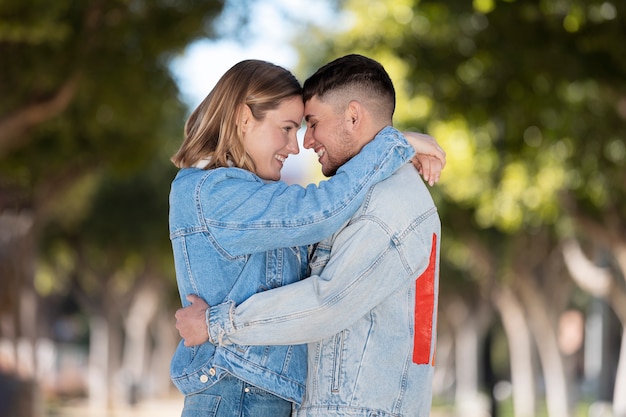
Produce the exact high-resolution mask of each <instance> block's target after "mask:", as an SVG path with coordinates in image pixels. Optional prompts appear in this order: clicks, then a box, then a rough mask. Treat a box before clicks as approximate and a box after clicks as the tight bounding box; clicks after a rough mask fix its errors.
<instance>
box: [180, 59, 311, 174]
mask: <svg viewBox="0 0 626 417" xmlns="http://www.w3.org/2000/svg"><path fill="white" fill-rule="evenodd" d="M294 96H302V87H301V86H300V83H299V82H298V80H297V79H296V78H295V77H294V75H293V74H292V73H291V72H289V71H288V70H286V69H284V68H282V67H279V66H278V65H274V64H272V63H270V62H266V61H260V60H252V59H251V60H245V61H241V62H239V63H238V64H235V65H234V66H233V67H232V68H230V69H229V70H228V71H226V73H225V74H224V75H223V76H222V77H221V78H220V80H219V81H218V82H217V84H216V85H215V87H214V88H213V90H212V91H211V92H210V93H209V95H207V96H206V98H205V99H204V100H203V101H202V103H200V105H199V106H198V107H197V108H196V109H195V110H194V111H193V113H191V116H189V119H187V122H186V123H185V139H184V141H183V144H182V145H181V147H180V149H179V150H178V152H176V154H174V156H172V158H171V161H172V162H173V163H174V165H176V166H177V167H178V168H188V167H192V166H193V165H194V164H196V163H197V162H198V161H200V160H201V159H209V160H210V162H209V164H208V165H207V166H206V167H205V169H211V168H218V167H227V166H236V167H239V168H243V169H246V170H248V171H252V172H254V171H255V167H254V163H253V162H252V158H250V156H249V155H248V153H247V152H246V151H245V149H244V146H243V133H242V131H241V127H240V124H239V117H240V115H241V111H242V108H243V106H244V105H247V106H248V107H249V108H250V110H251V112H252V116H253V117H254V118H255V119H257V120H263V119H264V118H265V114H266V113H267V111H269V110H273V109H276V108H277V107H278V106H279V105H280V103H281V102H282V101H283V100H285V99H288V98H292V97H294Z"/></svg>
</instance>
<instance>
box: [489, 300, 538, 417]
mask: <svg viewBox="0 0 626 417" xmlns="http://www.w3.org/2000/svg"><path fill="white" fill-rule="evenodd" d="M493 298H494V304H495V306H496V308H497V309H498V311H499V313H500V319H501V320H502V326H503V327H504V332H505V333H506V336H507V340H508V346H509V357H510V361H511V385H512V388H513V415H514V416H515V417H533V416H534V415H535V409H536V395H535V382H534V377H533V360H532V344H531V343H532V342H531V337H530V332H529V329H528V322H527V321H526V316H525V314H524V309H523V307H522V306H521V304H520V303H519V301H518V300H517V298H516V297H515V295H514V294H513V293H512V292H511V291H510V289H508V288H503V289H501V290H499V291H494V296H493Z"/></svg>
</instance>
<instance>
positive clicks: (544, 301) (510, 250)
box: [302, 0, 626, 416]
mask: <svg viewBox="0 0 626 417" xmlns="http://www.w3.org/2000/svg"><path fill="white" fill-rule="evenodd" d="M340 3H341V4H342V5H343V7H344V11H345V15H344V17H345V20H343V21H342V23H344V24H340V25H338V27H340V29H339V30H338V31H337V33H328V32H323V31H317V32H316V31H311V30H307V35H306V36H307V37H306V40H305V41H302V42H303V43H304V42H306V44H310V43H311V42H314V43H319V44H322V45H325V48H323V49H321V50H318V52H317V55H316V56H314V57H313V58H312V59H309V61H305V64H304V65H308V66H309V67H310V68H315V67H316V66H318V65H320V64H322V63H324V62H326V61H328V60H330V59H332V58H334V57H337V56H340V55H343V54H345V53H353V52H355V53H363V54H365V55H368V56H371V57H373V58H375V59H378V60H379V61H381V62H382V63H383V64H384V65H385V67H386V68H387V69H388V71H389V73H390V75H391V76H392V79H394V82H395V84H396V87H397V96H398V109H397V111H396V123H397V125H398V126H399V127H401V128H403V129H405V128H413V129H422V130H424V131H427V132H428V133H430V134H432V135H434V136H435V137H436V138H437V139H438V140H439V142H440V143H441V144H442V145H443V146H444V148H445V149H446V150H447V152H448V166H447V168H446V170H445V171H444V175H443V178H442V180H441V183H440V186H439V187H436V188H435V189H434V190H433V193H434V194H435V197H436V198H437V200H438V206H439V208H440V209H441V216H442V220H443V224H444V231H445V237H444V243H443V246H442V262H443V264H444V266H442V269H443V268H446V267H445V265H446V264H448V265H449V267H450V268H451V269H457V270H459V271H460V272H461V273H460V274H455V275H452V276H463V275H465V277H466V279H467V280H468V281H469V282H473V283H475V284H478V285H479V286H480V288H481V291H480V292H481V293H483V294H484V295H485V297H486V298H487V299H490V300H492V302H494V305H495V306H496V308H498V309H500V310H501V316H502V321H503V325H504V327H505V328H506V327H507V324H506V323H507V322H508V323H520V321H519V319H520V318H521V314H522V313H523V315H524V318H525V319H526V320H527V325H528V327H529V328H528V331H529V332H532V334H533V339H534V342H535V344H536V346H537V348H538V350H539V351H540V357H541V358H542V365H543V371H544V372H543V378H544V381H545V382H546V397H547V407H548V412H549V414H550V415H554V416H566V415H572V413H573V410H572V407H571V400H572V399H570V398H568V392H567V391H568V380H567V376H566V371H565V367H564V365H563V363H562V362H563V360H564V358H563V356H562V354H561V353H560V352H559V350H558V345H557V343H556V332H557V322H558V316H559V314H560V313H562V310H563V309H564V308H566V307H570V306H571V304H572V300H571V297H570V298H569V299H568V297H567V296H569V295H570V294H571V293H572V292H571V291H570V290H568V289H567V287H568V284H567V282H566V281H562V280H561V277H562V276H563V274H564V273H565V271H564V270H563V265H562V264H563V261H562V258H561V257H560V256H555V254H558V253H559V252H560V248H561V243H560V242H561V239H562V238H563V237H570V236H579V237H584V240H591V239H592V240H593V242H595V247H597V248H600V249H602V250H604V252H605V253H608V254H609V256H610V257H611V259H614V260H615V262H613V265H617V266H619V268H618V269H619V273H617V274H615V275H614V276H615V277H624V276H626V274H624V272H625V267H624V266H623V265H624V261H623V259H624V256H623V253H624V250H623V248H624V247H625V245H624V244H623V242H624V240H625V239H626V236H625V235H624V230H626V224H624V221H625V219H626V198H625V197H626V195H625V194H626V145H625V144H624V137H626V123H624V121H625V119H626V104H625V103H626V55H624V54H623V52H622V49H623V48H622V47H621V43H622V42H623V41H624V39H626V22H625V20H626V4H624V3H623V2H617V1H611V0H589V1H583V0H562V1H553V0H529V1H515V0H508V1H505V0H502V1H498V0H474V1H473V2H468V1H463V0H447V1H445V2H442V1H432V0H430V1H429V0H420V1H417V0H401V1H394V2H390V1H382V0H379V1H365V0H346V1H344V2H340ZM303 50H306V51H307V54H308V52H309V51H310V48H306V49H303ZM480 255H482V256H480ZM620 262H621V263H620ZM445 279H448V276H446V277H445ZM455 284H456V283H455ZM623 284H624V282H623V280H622V282H621V283H619V282H617V281H616V285H614V286H612V287H611V288H614V289H615V291H611V298H614V299H615V301H614V302H615V303H617V304H619V305H621V306H623V305H626V297H625V295H624V285H623ZM451 287H454V285H450V286H447V287H443V286H442V289H444V290H445V289H449V288H451ZM559 291H562V292H559ZM557 295H558V297H557V298H553V297H555V296H557ZM452 299H455V300H462V299H463V297H462V296H460V297H455V298H451V297H450V296H448V295H447V294H442V305H444V304H445V303H446V301H449V300H452ZM507 300H508V301H507ZM617 300H619V301H617ZM520 309H521V310H520ZM620 310H621V308H618V309H617V311H616V313H619V312H620ZM444 311H445V310H444ZM515 317H517V318H518V320H515ZM625 323H626V322H624V321H622V325H623V324H625ZM511 325H512V324H511ZM512 331H515V329H513V328H511V329H510V331H507V334H509V335H511V332H512ZM513 343H514V341H513V340H509V345H510V348H511V349H515V348H518V347H520V345H512V344H513ZM522 343H523V345H522V347H523V346H524V345H525V344H526V342H522ZM524 351H526V353H521V355H522V356H526V357H528V356H529V355H528V349H526V348H524ZM622 351H626V349H624V343H622ZM515 355H517V354H516V353H514V352H513V350H511V359H515V358H514V357H513V356H515ZM624 355H626V354H624ZM624 362H626V357H625V356H622V358H621V360H620V367H619V368H618V369H619V370H618V376H617V378H618V383H616V384H615V390H614V396H613V401H614V411H615V413H616V415H623V414H624V412H625V411H624V410H626V407H625V405H624V401H626V400H624V397H623V396H621V395H619V391H618V388H619V387H623V386H625V384H624V383H623V382H619V381H623V380H624V379H623V378H625V377H622V376H621V375H623V374H626V371H622V370H623V369H626V365H623V363H624ZM457 366H462V364H457ZM511 366H512V369H513V370H515V369H518V370H519V369H524V368H525V369H527V370H530V369H531V367H530V366H529V365H528V364H527V365H521V366H519V365H517V364H512V365H511ZM513 378H514V380H516V376H513ZM528 378H529V377H528V376H524V377H522V378H520V380H526V381H527V380H528ZM569 383H571V381H569ZM516 385H517V384H516ZM622 390H623V388H622ZM522 395H526V396H525V397H522ZM514 396H515V398H514V406H515V408H516V415H517V416H522V415H526V416H527V415H533V413H535V410H534V409H532V408H528V407H527V406H528V405H531V407H532V405H533V404H535V401H534V400H532V398H531V400H528V395H527V394H521V393H520V392H519V391H518V392H515V391H514Z"/></svg>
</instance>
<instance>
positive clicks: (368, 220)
mask: <svg viewBox="0 0 626 417" xmlns="http://www.w3.org/2000/svg"><path fill="white" fill-rule="evenodd" d="M440 229H441V226H440V221H439V216H438V215H437V210H436V208H435V205H434V203H433V200H432V199H431V197H430V195H429V193H428V190H427V188H426V186H425V185H424V183H423V182H422V181H421V180H420V178H419V175H418V174H417V172H416V170H415V169H414V168H413V167H412V166H411V165H410V164H408V165H406V166H404V167H402V168H401V169H400V170H399V171H398V172H396V173H395V174H394V175H393V176H392V177H391V178H389V179H387V180H385V181H382V182H380V183H378V184H377V185H375V186H374V187H372V188H371V189H370V191H369V192H368V194H367V197H366V198H365V202H364V203H363V205H362V206H361V207H360V208H359V210H358V211H357V212H356V213H355V214H354V216H353V217H352V218H351V219H350V220H349V221H348V222H347V223H346V224H345V226H344V227H343V228H342V229H341V230H339V231H338V232H337V233H335V234H334V235H333V236H331V237H330V238H327V239H325V240H323V241H322V242H320V243H319V244H318V245H317V247H316V249H315V250H314V252H313V254H312V258H311V260H310V269H311V273H312V275H311V277H309V278H307V279H304V280H302V281H299V282H297V283H294V284H291V285H287V286H284V287H281V288H278V289H275V290H272V291H267V292H265V293H262V294H256V295H254V296H252V297H251V298H250V299H248V300H247V301H246V302H244V303H243V304H240V305H237V306H235V303H234V302H233V303H225V304H222V305H217V306H212V307H211V308H210V309H209V310H208V325H209V333H210V340H211V341H213V342H214V343H216V344H218V345H219V346H225V345H228V344H229V343H248V344H253V343H259V344H286V343H304V342H307V343H309V345H308V376H307V383H306V394H305V397H304V400H303V403H302V406H301V407H299V408H298V409H297V411H296V413H295V415H296V416H299V417H300V416H310V417H313V416H315V417H321V416H335V415H341V416H348V415H349V416H362V417H365V416H380V417H391V416H393V417H400V416H402V417H408V416H428V415H429V414H430V406H431V396H432V376H433V370H434V368H433V367H434V355H435V342H436V324H437V320H436V319H437V300H438V297H437V294H438V287H439V284H438V283H439V247H440V233H441V231H440ZM209 304H210V303H209Z"/></svg>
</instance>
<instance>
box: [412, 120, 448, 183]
mask: <svg viewBox="0 0 626 417" xmlns="http://www.w3.org/2000/svg"><path fill="white" fill-rule="evenodd" d="M403 134H404V137H405V138H406V140H407V141H408V142H409V144H410V145H411V146H412V147H413V149H415V156H414V157H413V159H412V160H411V162H412V163H413V165H414V166H415V168H416V169H417V171H418V172H419V173H420V175H421V176H422V177H423V178H424V180H425V181H426V182H428V184H430V185H431V186H433V185H434V184H435V183H436V182H437V181H439V178H440V176H441V171H442V170H443V168H444V167H445V166H446V152H445V151H444V150H443V149H442V148H441V146H439V144H438V143H437V141H436V140H435V139H434V138H433V137H432V136H430V135H427V134H424V133H417V132H403Z"/></svg>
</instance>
